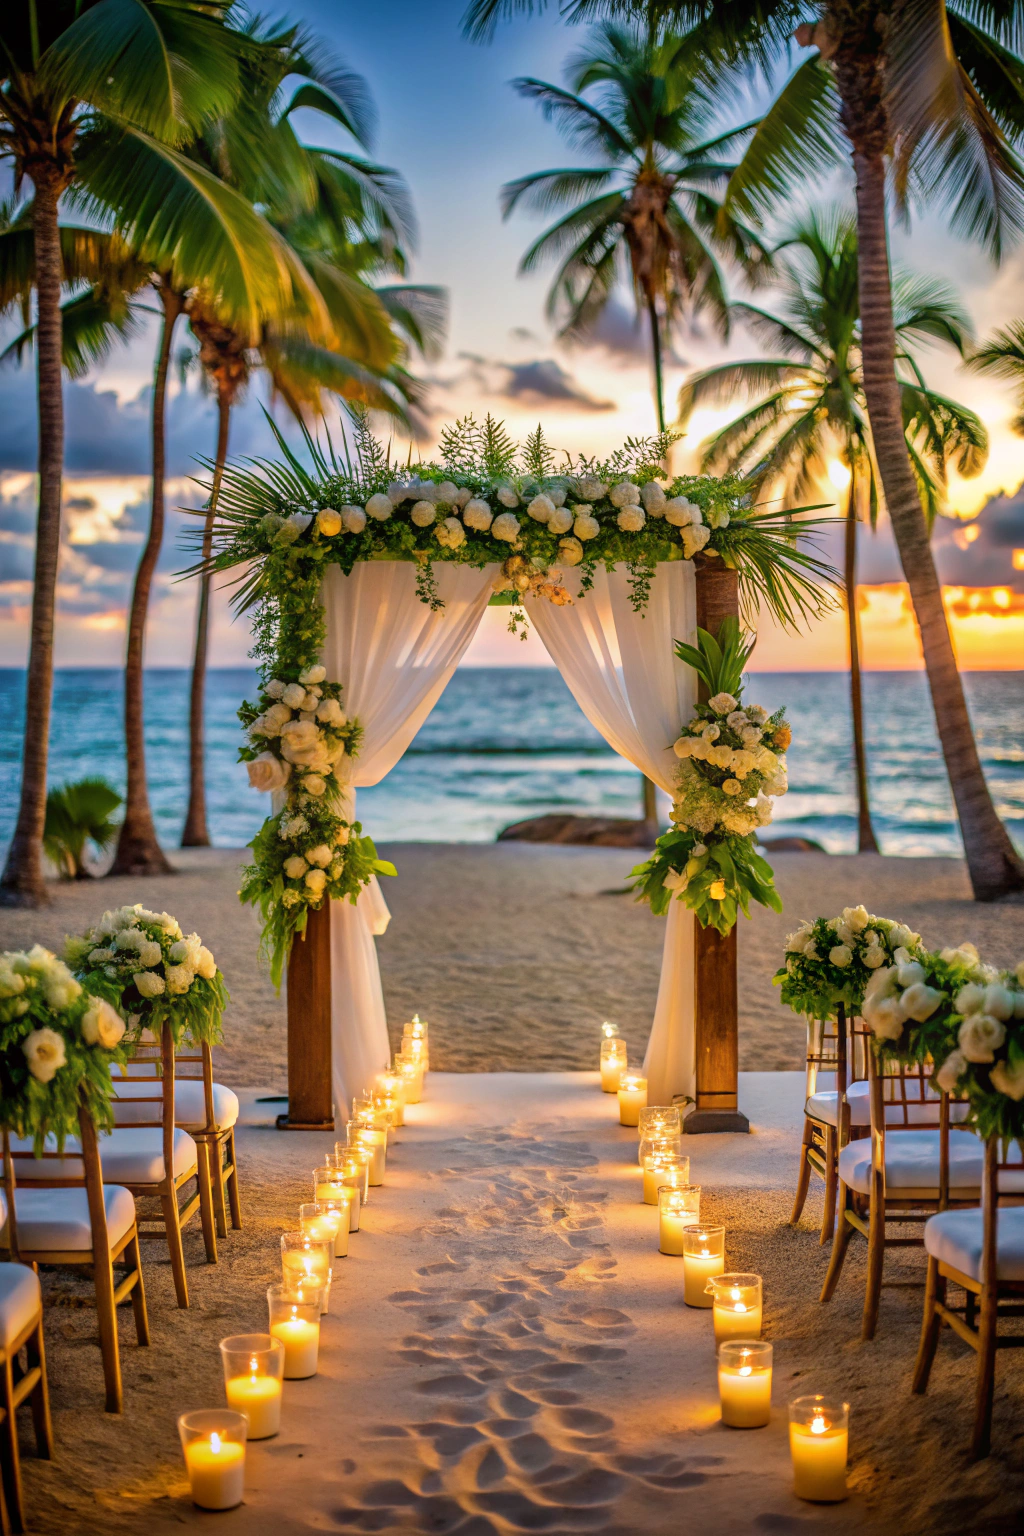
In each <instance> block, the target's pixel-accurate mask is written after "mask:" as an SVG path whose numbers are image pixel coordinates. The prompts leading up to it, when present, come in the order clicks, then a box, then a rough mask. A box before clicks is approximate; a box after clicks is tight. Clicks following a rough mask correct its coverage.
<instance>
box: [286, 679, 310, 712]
mask: <svg viewBox="0 0 1024 1536" xmlns="http://www.w3.org/2000/svg"><path fill="white" fill-rule="evenodd" d="M305 697H306V688H305V684H304V683H288V684H287V686H286V687H285V690H284V692H283V693H282V695H281V701H282V703H284V704H287V705H288V708H289V709H300V708H301V707H302V701H303V699H304V698H305Z"/></svg>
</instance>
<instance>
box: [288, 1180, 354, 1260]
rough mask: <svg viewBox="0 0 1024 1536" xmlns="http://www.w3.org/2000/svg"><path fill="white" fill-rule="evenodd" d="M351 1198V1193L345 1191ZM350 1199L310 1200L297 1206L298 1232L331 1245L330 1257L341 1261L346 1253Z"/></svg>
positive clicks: (315, 1240)
mask: <svg viewBox="0 0 1024 1536" xmlns="http://www.w3.org/2000/svg"><path fill="white" fill-rule="evenodd" d="M345 1194H346V1195H347V1196H351V1194H352V1191H351V1190H350V1189H346V1191H345ZM351 1203H352V1202H351V1199H344V1200H332V1199H330V1198H328V1199H326V1200H312V1201H307V1202H306V1204H305V1205H300V1206H299V1231H300V1232H301V1233H302V1235H303V1236H304V1237H311V1238H312V1239H313V1241H314V1242H327V1243H330V1245H331V1257H332V1258H335V1259H343V1258H345V1257H346V1255H347V1253H348V1228H349V1220H348V1211H349V1206H350V1205H351Z"/></svg>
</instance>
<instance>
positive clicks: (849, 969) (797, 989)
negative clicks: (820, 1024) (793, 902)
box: [772, 906, 923, 1019]
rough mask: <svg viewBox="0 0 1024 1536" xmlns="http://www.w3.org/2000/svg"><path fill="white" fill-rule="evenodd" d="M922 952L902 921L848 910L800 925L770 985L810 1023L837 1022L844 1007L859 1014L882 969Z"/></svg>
mask: <svg viewBox="0 0 1024 1536" xmlns="http://www.w3.org/2000/svg"><path fill="white" fill-rule="evenodd" d="M919 953H923V948H922V945H921V935H920V934H919V933H912V932H911V930H910V929H909V928H908V927H907V926H906V925H905V924H904V923H894V922H891V921H890V920H889V918H887V917H874V916H873V915H872V914H871V913H870V912H868V910H867V908H866V907H863V906H858V907H844V908H843V910H842V912H840V914H839V916H838V917H832V918H825V917H818V918H815V919H814V921H813V922H807V921H805V922H802V923H801V924H800V926H799V928H797V930H796V932H795V933H791V934H790V935H789V937H788V938H787V940H786V959H785V963H784V964H783V965H782V966H781V967H780V969H779V970H777V971H776V972H775V975H774V976H773V977H772V981H773V982H774V984H775V986H777V987H780V988H781V989H782V990H781V996H782V1001H783V1002H784V1003H785V1004H786V1006H787V1007H788V1008H792V1010H793V1012H794V1013H799V1014H803V1015H804V1016H805V1017H806V1018H809V1019H834V1018H835V1017H836V1015H837V1013H838V1010H839V1007H840V1004H841V1005H842V1007H843V1008H844V1009H845V1010H846V1013H847V1016H848V1017H856V1016H857V1015H858V1014H860V1012H861V1009H862V1006H863V1003H864V994H865V992H866V991H867V989H868V987H869V986H871V985H872V984H873V979H874V977H875V976H876V975H877V974H878V972H879V971H880V970H881V968H882V967H889V966H892V965H893V964H896V963H898V961H897V960H896V956H898V955H905V956H906V957H907V958H908V959H913V958H914V957H915V956H916V955H917V954H919Z"/></svg>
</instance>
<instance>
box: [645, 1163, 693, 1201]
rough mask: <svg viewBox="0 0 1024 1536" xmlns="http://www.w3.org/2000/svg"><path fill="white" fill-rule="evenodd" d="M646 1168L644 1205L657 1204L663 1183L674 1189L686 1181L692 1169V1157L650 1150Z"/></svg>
mask: <svg viewBox="0 0 1024 1536" xmlns="http://www.w3.org/2000/svg"><path fill="white" fill-rule="evenodd" d="M643 1169H644V1188H643V1202H644V1205H657V1203H658V1190H659V1189H660V1188H661V1187H662V1185H663V1184H664V1185H666V1186H667V1187H668V1188H670V1189H674V1188H676V1187H677V1185H678V1184H680V1183H685V1182H686V1175H688V1174H689V1171H690V1159H689V1158H688V1157H677V1156H676V1155H675V1154H674V1153H672V1152H648V1154H647V1156H646V1157H645V1158H644V1161H643Z"/></svg>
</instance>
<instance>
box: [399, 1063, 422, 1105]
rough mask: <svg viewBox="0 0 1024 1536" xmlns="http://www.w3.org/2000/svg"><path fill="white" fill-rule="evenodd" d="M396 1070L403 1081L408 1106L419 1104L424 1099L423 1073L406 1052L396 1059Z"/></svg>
mask: <svg viewBox="0 0 1024 1536" xmlns="http://www.w3.org/2000/svg"><path fill="white" fill-rule="evenodd" d="M395 1070H396V1072H398V1073H399V1075H400V1076H401V1079H402V1083H403V1087H404V1092H405V1102H406V1104H418V1103H419V1102H420V1100H421V1099H422V1097H423V1072H422V1069H419V1068H418V1067H417V1064H416V1062H415V1061H414V1060H413V1058H412V1056H410V1055H409V1054H408V1053H407V1052H406V1051H404V1050H403V1051H399V1053H398V1055H397V1056H396V1057H395Z"/></svg>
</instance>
